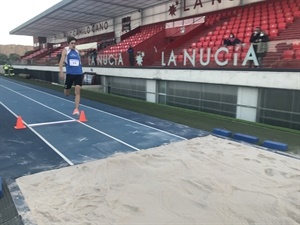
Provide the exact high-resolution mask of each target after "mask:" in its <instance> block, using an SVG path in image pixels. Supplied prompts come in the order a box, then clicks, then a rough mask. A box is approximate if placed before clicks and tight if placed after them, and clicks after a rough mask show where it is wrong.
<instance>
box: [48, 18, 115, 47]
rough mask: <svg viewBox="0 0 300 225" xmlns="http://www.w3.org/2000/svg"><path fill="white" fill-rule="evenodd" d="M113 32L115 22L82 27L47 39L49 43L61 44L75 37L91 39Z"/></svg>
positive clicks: (110, 21)
mask: <svg viewBox="0 0 300 225" xmlns="http://www.w3.org/2000/svg"><path fill="white" fill-rule="evenodd" d="M112 31H113V20H108V21H105V22H99V23H95V24H92V25H89V26H85V27H81V28H79V29H76V30H71V31H67V32H65V33H61V34H57V35H55V36H52V37H48V38H47V42H48V43H61V42H64V41H66V39H67V37H69V36H73V37H75V38H77V39H80V38H85V37H91V36H95V35H99V34H104V33H108V32H112Z"/></svg>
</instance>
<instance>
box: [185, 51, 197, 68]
mask: <svg viewBox="0 0 300 225" xmlns="http://www.w3.org/2000/svg"><path fill="white" fill-rule="evenodd" d="M183 58H184V61H183V65H184V66H186V59H187V58H188V60H189V61H190V63H192V65H193V67H195V59H196V51H195V49H193V55H192V57H191V56H190V55H189V54H188V52H187V50H186V49H184V50H183Z"/></svg>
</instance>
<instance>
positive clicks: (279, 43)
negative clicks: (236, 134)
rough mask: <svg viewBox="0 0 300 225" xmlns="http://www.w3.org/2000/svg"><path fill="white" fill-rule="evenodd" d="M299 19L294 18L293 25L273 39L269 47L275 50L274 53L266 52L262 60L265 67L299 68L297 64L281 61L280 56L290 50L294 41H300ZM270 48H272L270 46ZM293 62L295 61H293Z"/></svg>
mask: <svg viewBox="0 0 300 225" xmlns="http://www.w3.org/2000/svg"><path fill="white" fill-rule="evenodd" d="M299 27H300V18H296V19H295V21H294V22H293V23H291V24H290V25H289V26H288V27H287V29H285V30H283V31H281V32H280V33H279V36H277V37H275V38H274V39H273V41H272V42H271V43H270V45H273V46H274V47H275V48H276V52H268V54H267V56H266V57H265V58H264V64H265V67H269V68H276V67H288V68H294V67H295V66H296V67H299V63H300V62H299V61H298V62H289V61H291V60H289V61H288V60H283V59H282V55H283V52H284V51H285V50H291V49H292V42H293V40H295V39H298V41H300V29H299ZM271 47H272V46H271ZM293 61H295V60H293ZM295 63H296V64H297V65H294V64H295Z"/></svg>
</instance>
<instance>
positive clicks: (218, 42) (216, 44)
mask: <svg viewBox="0 0 300 225" xmlns="http://www.w3.org/2000/svg"><path fill="white" fill-rule="evenodd" d="M222 44H223V40H217V41H216V42H215V46H221V45H222Z"/></svg>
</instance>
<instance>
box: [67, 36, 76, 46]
mask: <svg viewBox="0 0 300 225" xmlns="http://www.w3.org/2000/svg"><path fill="white" fill-rule="evenodd" d="M71 41H77V39H76V38H74V37H68V44H70V42H71Z"/></svg>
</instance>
